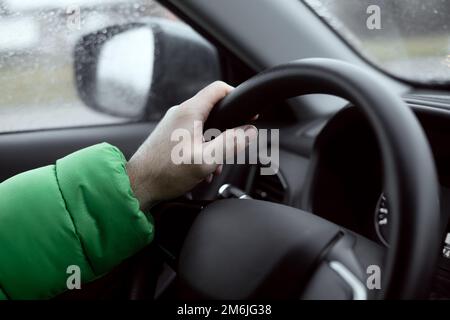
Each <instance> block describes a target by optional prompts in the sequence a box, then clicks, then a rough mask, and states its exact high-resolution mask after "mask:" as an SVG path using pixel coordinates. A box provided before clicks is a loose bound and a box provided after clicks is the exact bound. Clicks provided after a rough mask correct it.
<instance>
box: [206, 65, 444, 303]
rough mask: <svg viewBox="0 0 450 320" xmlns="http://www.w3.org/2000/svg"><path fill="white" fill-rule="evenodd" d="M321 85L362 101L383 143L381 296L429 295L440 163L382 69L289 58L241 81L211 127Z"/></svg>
mask: <svg viewBox="0 0 450 320" xmlns="http://www.w3.org/2000/svg"><path fill="white" fill-rule="evenodd" d="M316 93H320V94H331V95H336V96H340V97H342V98H344V99H346V100H349V101H350V102H352V103H353V104H354V105H355V106H357V107H359V108H361V110H362V111H363V114H364V115H365V116H366V118H367V119H368V121H369V124H370V125H371V127H372V128H373V130H374V133H375V136H376V138H377V140H378V143H379V145H380V149H381V154H382V160H383V164H384V168H385V170H384V173H385V174H384V180H385V185H386V191H387V193H388V194H389V195H390V197H391V198H390V206H391V210H392V214H391V228H392V229H391V230H392V236H391V239H390V241H391V246H390V249H389V251H388V254H387V258H386V261H385V264H384V268H385V269H384V270H383V273H382V281H383V282H382V283H383V287H384V288H386V289H385V290H384V291H383V295H384V296H383V297H381V298H387V299H417V298H424V297H425V294H426V284H429V283H430V282H431V277H432V274H433V272H434V268H435V263H436V261H437V256H438V252H439V250H438V248H439V244H440V236H439V234H438V233H437V232H436V230H439V223H440V212H439V197H438V195H439V191H438V190H439V188H438V179H437V174H436V168H435V165H434V160H433V156H432V152H431V149H430V146H429V144H428V141H427V139H426V137H425V133H424V131H423V129H422V127H421V126H420V124H419V123H418V121H417V119H416V118H415V116H414V114H413V113H412V111H411V110H410V109H409V108H408V107H407V105H406V104H405V103H404V102H403V101H402V100H401V98H400V97H399V96H398V95H397V94H395V93H394V92H393V91H392V90H391V89H390V88H389V87H387V86H386V85H385V84H384V82H383V81H382V80H381V79H379V77H378V76H377V75H376V74H374V73H372V72H370V71H368V70H364V69H362V68H359V67H356V66H354V65H351V64H348V63H345V62H341V61H336V60H330V59H306V60H298V61H294V62H291V63H288V64H284V65H281V66H278V67H275V68H273V69H270V70H267V71H265V72H263V73H261V74H259V75H257V76H256V77H254V78H252V79H250V80H248V81H246V82H245V83H243V84H242V85H240V86H239V87H237V88H236V89H235V90H234V91H233V92H232V93H231V94H230V95H228V96H227V97H226V98H225V99H224V100H223V101H222V102H221V103H219V104H218V105H217V106H216V107H215V108H214V109H213V111H212V113H211V115H210V118H209V120H208V122H207V123H206V125H205V127H206V128H218V129H222V130H223V129H227V128H231V127H234V126H236V125H240V124H242V123H244V122H245V120H246V119H249V118H251V116H252V115H254V114H257V113H260V112H261V111H262V110H261V109H262V108H263V107H267V106H269V105H270V104H271V103H274V102H276V101H282V100H285V99H287V98H291V97H295V96H299V95H305V94H316ZM435 249H436V250H435Z"/></svg>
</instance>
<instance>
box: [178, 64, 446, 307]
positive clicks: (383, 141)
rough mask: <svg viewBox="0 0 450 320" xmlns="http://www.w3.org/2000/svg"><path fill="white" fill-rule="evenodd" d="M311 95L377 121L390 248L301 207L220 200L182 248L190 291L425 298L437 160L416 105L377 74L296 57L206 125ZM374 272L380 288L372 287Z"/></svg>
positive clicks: (433, 255)
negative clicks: (333, 99) (332, 98)
mask: <svg viewBox="0 0 450 320" xmlns="http://www.w3.org/2000/svg"><path fill="white" fill-rule="evenodd" d="M315 93H317V94H331V95H336V96H340V97H342V98H344V99H346V100H348V101H350V102H352V103H353V104H354V105H355V106H357V107H359V108H361V110H362V111H363V114H364V115H365V116H366V117H367V119H368V122H369V124H370V125H371V127H372V128H373V131H374V133H375V135H376V138H377V140H378V143H379V145H380V149H381V154H382V161H383V166H384V175H385V176H384V180H385V185H386V191H387V193H388V194H389V195H390V206H391V212H392V214H391V215H390V216H391V221H390V227H391V238H390V243H391V245H390V248H389V250H387V252H385V251H384V249H383V250H382V249H380V247H379V246H378V245H376V244H375V243H373V242H372V241H370V240H368V239H367V238H364V237H363V236H360V235H358V234H355V233H353V232H351V231H348V230H346V229H345V228H343V227H340V226H338V225H336V224H334V223H331V222H329V221H326V220H324V219H322V218H320V217H318V216H316V215H314V214H311V213H307V212H304V211H301V210H298V209H295V208H291V207H287V206H284V205H278V204H274V203H269V202H263V201H256V200H238V199H234V200H220V201H215V202H213V203H212V204H210V205H209V206H207V207H206V208H205V209H204V210H203V211H202V212H201V213H200V214H199V216H198V217H197V219H196V221H195V222H194V224H193V226H192V228H191V230H190V231H189V234H188V236H187V238H186V240H185V243H184V245H183V249H182V252H181V256H180V260H179V276H180V278H181V280H182V283H183V284H184V285H185V287H186V288H188V289H187V292H188V295H189V296H190V297H198V298H207V299H264V298H288V299H292V298H294V299H298V298H304V299H335V298H343V299H374V298H376V299H417V298H425V297H426V295H427V293H428V290H427V289H428V286H429V285H430V283H431V277H432V274H433V272H434V270H435V263H436V261H437V257H438V252H439V246H440V235H439V234H438V232H437V230H439V224H440V212H439V196H438V195H439V192H438V190H439V189H438V181H437V174H436V168H435V165H434V160H433V156H432V153H431V150H430V146H429V144H428V142H427V139H426V137H425V134H424V132H423V130H422V128H421V126H420V125H419V123H418V121H417V120H416V118H415V116H414V115H413V113H412V111H411V110H410V109H409V108H408V107H407V106H406V105H405V103H404V102H403V101H402V100H401V98H400V97H399V96H398V95H397V94H395V93H394V92H393V91H392V90H391V89H390V88H389V87H387V86H386V85H384V83H383V81H381V79H379V78H378V76H377V75H376V74H374V73H372V72H370V71H368V70H364V69H362V68H359V67H356V66H354V65H351V64H348V63H345V62H340V61H335V60H330V59H307V60H299V61H294V62H291V63H288V64H285V65H281V66H278V67H275V68H273V69H270V70H268V71H265V72H263V73H261V74H259V75H257V76H256V77H254V78H252V79H250V80H248V81H246V82H245V83H243V84H242V85H240V86H239V87H237V88H236V89H235V90H234V91H233V92H232V93H231V94H230V95H229V96H227V97H226V98H225V99H224V100H223V101H221V103H219V104H218V105H217V106H216V107H215V108H214V110H213V112H212V114H211V115H210V120H209V121H208V123H207V124H206V126H207V127H210V128H218V129H227V128H231V127H235V126H237V125H241V124H242V123H244V122H245V120H246V119H250V118H251V117H252V116H253V115H255V114H258V113H261V111H262V110H261V109H262V108H264V107H268V106H270V105H274V103H275V102H279V101H282V100H285V99H287V98H291V97H295V96H299V95H305V94H315ZM324 201H326V199H324ZM368 268H369V269H368ZM377 268H378V269H377ZM372 271H373V272H374V273H373V274H375V271H378V272H379V276H380V277H381V286H377V285H376V282H375V285H374V286H371V285H370V281H372V280H373V279H371V278H370V276H371V275H372ZM372 284H373V283H372Z"/></svg>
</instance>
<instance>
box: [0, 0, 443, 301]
mask: <svg viewBox="0 0 450 320" xmlns="http://www.w3.org/2000/svg"><path fill="white" fill-rule="evenodd" d="M158 2H159V5H161V6H162V7H164V8H166V10H168V11H170V12H171V13H172V14H173V15H174V16H176V17H177V21H172V20H170V21H169V20H168V19H162V18H160V17H144V18H140V19H137V20H136V21H131V22H130V21H127V22H124V23H111V24H108V26H107V27H105V28H100V29H93V30H91V31H89V32H87V33H84V34H82V35H81V36H79V37H77V39H76V43H75V45H74V48H73V49H71V50H72V53H73V54H72V56H71V59H73V65H72V68H73V73H74V75H73V77H74V79H75V80H74V83H75V86H76V91H77V95H78V97H79V99H80V100H81V101H82V102H83V104H84V105H85V106H87V107H88V108H89V109H91V110H93V112H96V113H99V114H105V115H108V116H110V117H113V118H114V117H115V118H122V119H126V121H123V122H118V123H100V124H87V125H83V124H80V125H75V126H61V127H58V126H56V127H52V128H37V129H31V130H26V129H24V130H22V129H19V130H11V131H8V132H2V131H1V128H0V155H1V156H0V168H1V169H0V182H1V181H5V180H6V179H8V178H10V177H12V176H14V175H16V174H19V173H21V172H24V171H27V170H31V169H34V168H38V167H41V166H45V165H48V164H52V163H54V162H55V161H56V160H57V159H59V158H61V157H64V156H65V155H68V154H70V153H72V152H75V151H77V150H79V149H81V148H84V147H87V146H90V145H94V144H97V143H101V142H108V143H111V144H113V145H115V146H117V147H118V148H119V149H120V150H121V151H122V152H123V153H124V154H125V156H126V157H127V158H129V157H131V156H132V155H133V153H134V152H135V151H136V150H137V148H138V147H139V145H140V144H141V143H142V142H143V141H144V140H145V139H146V138H147V136H148V135H149V134H150V133H151V132H152V130H153V129H154V128H155V127H156V125H157V124H158V122H159V120H160V119H161V118H162V116H163V115H164V113H165V112H166V111H167V109H168V108H170V107H171V106H173V105H177V104H179V103H181V102H182V101H184V100H186V99H187V98H189V97H190V96H192V95H193V94H195V92H197V91H198V90H199V89H201V88H203V87H204V86H206V85H207V84H208V83H211V82H213V81H215V80H222V81H225V82H227V83H229V84H231V85H233V86H235V87H236V89H235V90H234V91H233V92H232V93H231V94H230V95H229V96H227V97H226V98H225V99H224V100H223V101H221V102H220V103H219V105H217V106H216V107H215V108H214V109H213V112H212V113H211V115H210V117H209V119H208V122H207V123H206V124H205V129H207V128H218V129H221V130H224V129H227V128H232V127H235V126H237V125H242V124H244V122H245V121H246V120H247V119H251V118H252V116H253V115H255V114H259V118H258V119H257V120H256V121H255V126H256V127H257V128H259V129H263V128H264V129H278V130H279V163H277V166H278V168H279V170H278V171H277V172H276V173H275V174H272V175H261V170H260V169H261V167H264V164H247V165H237V164H236V165H235V164H229V165H225V166H224V169H223V172H222V173H221V175H220V176H217V177H215V178H214V180H213V181H212V182H211V183H206V182H205V183H202V184H201V185H199V186H198V187H196V188H195V189H194V190H192V191H191V192H189V193H188V194H186V195H185V196H184V197H181V198H179V199H174V200H173V201H168V202H164V203H160V204H158V205H156V206H155V207H153V208H151V210H150V212H151V214H152V215H153V217H154V219H155V223H156V238H155V240H154V241H153V243H152V244H151V245H150V246H149V247H147V248H145V249H144V250H143V251H142V252H140V253H139V254H137V255H136V256H134V257H132V258H130V259H128V260H127V261H124V262H123V263H122V264H121V265H120V266H118V267H117V268H116V269H115V270H114V271H113V272H111V273H110V274H108V275H105V276H104V277H102V278H101V279H98V280H96V281H94V282H92V283H89V284H87V285H86V286H84V287H83V289H82V290H75V291H68V292H66V293H63V294H62V295H60V296H58V297H56V299H62V300H71V299H131V300H141V299H148V300H156V301H166V300H177V299H187V300H203V299H205V300H241V299H242V300H247V299H306V300H322V299H327V300H328V299H333V300H334V299H339V300H341V299H342V300H360V299H361V300H366V299H450V260H449V259H450V229H449V218H450V215H449V213H450V166H449V164H450V149H449V148H448V145H449V141H450V91H449V90H450V87H449V86H448V82H447V83H446V82H445V81H415V80H414V79H411V78H410V77H409V76H408V77H402V73H401V72H402V69H401V68H400V69H396V71H395V72H391V71H390V70H389V69H388V70H387V69H386V68H385V67H383V66H380V64H378V63H376V62H374V61H373V60H371V59H369V58H367V57H366V56H365V55H364V54H362V53H361V52H360V50H358V49H357V48H356V47H355V46H353V45H352V43H350V42H349V41H348V39H347V38H346V37H345V36H343V35H342V33H341V32H339V31H337V30H336V29H335V27H334V26H333V25H332V24H331V25H330V24H329V22H327V21H326V19H325V18H324V17H322V16H321V15H320V11H317V10H315V8H314V7H313V6H311V5H310V4H308V2H310V1H300V0H283V1H272V0H257V1H256V0H249V1H241V0H228V1H219V0H213V1H210V0H161V1H158ZM319 2H320V1H319ZM356 2H358V1H356ZM363 13H364V14H366V12H365V11H364V12H363ZM178 19H179V20H180V21H182V23H181V22H178ZM363 23H364V24H365V20H364V22H363ZM127 36H128V38H126V37H127ZM143 37H144V38H143ZM145 37H150V38H145ZM126 39H129V42H126ZM143 39H144V40H143ZM145 39H150V40H148V41H150V42H152V44H153V46H154V47H152V48H148V47H146V45H142V43H143V42H145V41H147V40H145ZM124 41H125V42H124ZM133 41H135V44H136V45H132V44H131V43H132V42H133ZM124 46H125V47H128V48H134V49H135V50H137V51H139V54H138V55H137V56H138V57H140V56H144V55H152V57H149V59H150V61H152V63H151V65H149V66H148V68H151V69H152V70H151V73H145V68H146V65H145V64H139V66H138V68H137V69H138V71H139V72H143V78H145V79H146V81H147V83H146V84H145V85H146V86H147V87H145V88H144V89H142V90H141V89H140V88H141V87H140V86H139V85H136V87H133V79H134V78H133V77H136V74H137V73H133V72H128V74H127V75H125V74H126V73H127V72H125V71H123V69H124V68H118V70H119V71H118V73H119V76H118V77H123V78H121V79H120V81H119V82H120V83H119V84H114V83H111V82H108V81H109V80H108V76H109V75H108V74H109V73H113V72H116V71H112V70H113V69H114V68H112V67H111V66H110V64H108V63H110V62H108V61H107V62H106V63H103V62H102V59H105V61H106V60H107V57H111V56H114V55H117V56H119V53H120V52H121V50H123V47H124ZM449 48H450V47H449ZM449 54H450V53H449ZM118 59H119V60H121V59H122V60H123V61H122V60H121V61H122V62H123V63H127V61H124V60H126V59H125V58H123V55H121V56H120V58H118ZM133 59H134V61H137V60H136V59H137V58H133ZM152 59H153V60H152ZM442 59H445V55H444V56H443V57H442ZM119 60H117V61H119ZM113 63H116V62H113ZM117 63H118V62H117ZM128 63H129V61H128ZM136 64H138V63H136ZM403 67H404V68H406V67H405V66H403ZM410 67H411V68H420V64H417V65H414V63H412V66H410ZM440 68H443V69H444V68H447V71H446V72H447V73H449V74H450V70H448V66H446V65H444V64H441V65H440ZM0 70H1V69H0ZM130 70H131V68H130ZM416 71H417V70H416ZM405 73H406V71H405ZM148 74H151V76H150V77H148ZM113 77H114V76H113ZM116 77H117V74H116ZM102 80H105V81H103V82H102ZM144 82H145V81H144ZM115 86H116V87H115ZM150 86H151V88H150ZM111 88H112V89H111ZM127 90H129V92H131V91H132V90H134V91H133V92H132V93H131V94H130V95H128V93H124V92H128V91H127ZM140 90H141V92H140ZM112 91H114V92H112ZM134 104H135V105H136V106H137V107H136V108H133V107H128V106H129V105H134ZM0 110H1V107H0ZM0 115H1V111H0ZM15 119H17V120H15ZM8 121H20V117H16V118H14V117H13V116H10V118H9V120H8ZM370 266H379V267H380V269H381V274H382V277H381V279H382V280H381V287H379V288H378V287H377V288H368V287H367V286H366V283H367V278H368V276H370V274H368V270H369V269H370V268H369V267H370Z"/></svg>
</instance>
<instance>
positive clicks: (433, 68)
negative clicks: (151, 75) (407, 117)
mask: <svg viewBox="0 0 450 320" xmlns="http://www.w3.org/2000/svg"><path fill="white" fill-rule="evenodd" d="M304 1H305V2H306V3H307V4H308V5H309V6H310V7H311V8H312V9H313V10H314V11H315V12H316V13H317V14H318V15H319V16H320V17H321V18H323V19H324V20H325V21H326V22H327V23H328V24H329V25H330V26H331V27H332V28H333V29H335V30H336V31H337V32H338V33H339V34H340V35H341V36H343V38H344V39H345V40H347V42H348V43H350V45H351V46H353V47H354V48H355V49H356V50H357V51H359V52H360V53H361V54H362V55H363V56H364V57H365V58H367V59H369V60H370V61H372V62H373V63H375V64H376V65H378V66H379V67H381V68H382V69H384V70H386V71H388V72H389V73H391V74H393V75H395V76H397V77H400V78H403V79H407V80H411V81H415V82H426V83H430V82H439V83H447V82H449V81H450V27H449V24H450V0H426V1H424V0H389V1H386V0H304Z"/></svg>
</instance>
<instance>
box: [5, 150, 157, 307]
mask: <svg viewBox="0 0 450 320" xmlns="http://www.w3.org/2000/svg"><path fill="white" fill-rule="evenodd" d="M125 164H126V160H125V158H124V156H123V155H122V153H121V152H120V151H119V150H118V149H117V148H115V147H113V146H111V145H109V144H106V143H104V144H100V145H96V146H93V147H90V148H87V149H83V150H81V151H78V152H76V153H74V154H71V155H69V156H67V157H65V158H63V159H60V160H58V161H57V162H56V164H55V165H51V166H47V167H43V168H39V169H36V170H32V171H29V172H25V173H22V174H20V175H17V176H15V177H13V178H11V179H9V180H7V181H5V182H3V183H1V184H0V300H1V299H45V298H51V297H53V296H55V295H57V294H59V293H62V292H64V291H65V290H67V285H66V282H67V279H68V277H69V276H70V274H68V273H67V268H68V267H69V266H73V265H75V266H78V267H79V268H80V270H81V280H82V282H83V283H85V282H89V281H92V280H94V279H96V278H98V277H100V276H102V275H104V274H105V273H107V272H108V271H110V270H111V269H112V268H113V267H115V266H117V265H118V264H119V263H120V262H121V261H123V260H124V259H126V258H128V257H130V256H131V255H133V254H134V253H136V252H137V251H139V250H140V249H142V248H143V247H144V246H145V245H147V244H148V243H149V242H151V240H152V239H153V234H154V230H153V223H152V219H151V217H146V215H145V214H144V213H143V212H142V211H140V209H139V203H138V201H137V199H136V198H135V197H134V195H133V193H132V190H131V186H130V182H129V178H128V175H127V173H126V169H125Z"/></svg>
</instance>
